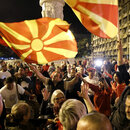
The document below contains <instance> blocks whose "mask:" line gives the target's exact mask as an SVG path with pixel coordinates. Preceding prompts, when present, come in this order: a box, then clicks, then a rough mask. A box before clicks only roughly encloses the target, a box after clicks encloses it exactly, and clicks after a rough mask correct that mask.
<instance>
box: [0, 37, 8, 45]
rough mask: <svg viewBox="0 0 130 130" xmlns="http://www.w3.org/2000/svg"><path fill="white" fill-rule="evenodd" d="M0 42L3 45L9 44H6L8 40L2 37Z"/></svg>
mask: <svg viewBox="0 0 130 130" xmlns="http://www.w3.org/2000/svg"><path fill="white" fill-rule="evenodd" d="M0 44H1V45H3V46H8V45H7V44H6V42H5V41H4V40H3V39H2V38H0Z"/></svg>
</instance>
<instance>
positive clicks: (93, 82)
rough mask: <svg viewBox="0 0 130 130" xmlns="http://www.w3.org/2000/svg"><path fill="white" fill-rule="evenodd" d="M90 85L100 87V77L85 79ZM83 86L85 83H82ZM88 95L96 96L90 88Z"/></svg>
mask: <svg viewBox="0 0 130 130" xmlns="http://www.w3.org/2000/svg"><path fill="white" fill-rule="evenodd" d="M84 79H85V80H86V81H87V82H88V83H90V84H92V85H95V86H97V87H98V86H99V79H98V77H95V76H94V77H93V78H92V79H90V78H89V76H87V77H85V78H84ZM82 85H83V82H82ZM88 94H89V95H94V92H93V91H92V90H91V89H90V88H89V90H88Z"/></svg>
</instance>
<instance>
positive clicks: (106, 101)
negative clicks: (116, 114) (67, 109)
mask: <svg viewBox="0 0 130 130" xmlns="http://www.w3.org/2000/svg"><path fill="white" fill-rule="evenodd" d="M89 87H90V88H91V89H92V90H93V91H94V92H95V94H94V105H95V108H96V110H97V111H98V112H101V113H103V114H105V115H106V116H110V114H111V107H110V104H111V100H110V95H111V88H110V87H109V88H108V89H104V90H101V89H100V88H99V87H97V86H94V85H89Z"/></svg>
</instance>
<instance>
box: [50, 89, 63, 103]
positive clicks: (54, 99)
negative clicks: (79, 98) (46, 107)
mask: <svg viewBox="0 0 130 130" xmlns="http://www.w3.org/2000/svg"><path fill="white" fill-rule="evenodd" d="M64 101H65V95H64V93H63V92H62V91H61V90H60V89H57V90H55V91H54V92H53V93H52V96H51V103H52V104H53V105H60V104H61V103H63V102H64Z"/></svg>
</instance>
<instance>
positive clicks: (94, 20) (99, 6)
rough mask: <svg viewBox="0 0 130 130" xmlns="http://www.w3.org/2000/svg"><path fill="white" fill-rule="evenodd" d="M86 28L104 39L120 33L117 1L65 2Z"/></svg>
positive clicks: (74, 0)
mask: <svg viewBox="0 0 130 130" xmlns="http://www.w3.org/2000/svg"><path fill="white" fill-rule="evenodd" d="M65 2H66V3H67V4H68V5H69V6H70V7H71V8H72V10H73V11H74V13H75V15H76V16H77V17H78V19H79V20H80V22H81V23H82V24H83V25H84V27H85V28H86V29H87V30H88V31H90V32H91V33H93V34H95V35H97V36H99V37H102V38H113V37H115V36H116V35H117V33H118V27H117V25H118V2H117V0H65Z"/></svg>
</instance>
